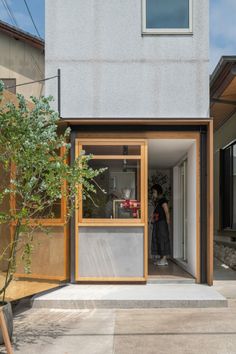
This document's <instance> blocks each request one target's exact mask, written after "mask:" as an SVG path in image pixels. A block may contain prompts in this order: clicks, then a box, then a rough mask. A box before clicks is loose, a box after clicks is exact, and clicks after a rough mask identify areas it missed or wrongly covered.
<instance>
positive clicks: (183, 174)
mask: <svg viewBox="0 0 236 354" xmlns="http://www.w3.org/2000/svg"><path fill="white" fill-rule="evenodd" d="M187 165H188V162H187V159H185V160H184V161H183V162H182V163H181V164H180V168H179V171H180V214H179V215H180V223H179V225H180V235H181V237H180V240H181V259H182V260H183V261H184V262H187V261H188V258H187V247H188V235H187V210H188V209H187Z"/></svg>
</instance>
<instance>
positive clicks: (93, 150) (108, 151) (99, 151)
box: [82, 145, 141, 156]
mask: <svg viewBox="0 0 236 354" xmlns="http://www.w3.org/2000/svg"><path fill="white" fill-rule="evenodd" d="M82 149H83V150H84V152H85V154H86V155H89V154H92V155H110V156H111V155H136V156H137V155H140V152H141V150H140V145H117V146H114V145H83V147H82Z"/></svg>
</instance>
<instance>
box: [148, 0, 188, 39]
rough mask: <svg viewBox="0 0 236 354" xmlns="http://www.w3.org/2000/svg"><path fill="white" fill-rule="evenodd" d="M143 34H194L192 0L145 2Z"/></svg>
mask: <svg viewBox="0 0 236 354" xmlns="http://www.w3.org/2000/svg"><path fill="white" fill-rule="evenodd" d="M143 33H150V34H155V33H157V34H161V33H162V34H165V33H167V34H168V33H170V34H171V33H172V34H179V33H192V0H143Z"/></svg>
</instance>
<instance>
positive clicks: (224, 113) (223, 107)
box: [210, 77, 236, 130]
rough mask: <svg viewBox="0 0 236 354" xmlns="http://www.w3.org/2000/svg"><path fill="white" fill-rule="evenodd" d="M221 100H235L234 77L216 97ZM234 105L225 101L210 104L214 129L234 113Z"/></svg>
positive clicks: (235, 86) (235, 80)
mask: <svg viewBox="0 0 236 354" xmlns="http://www.w3.org/2000/svg"><path fill="white" fill-rule="evenodd" d="M218 98H219V99H222V100H227V101H234V102H236V77H234V79H233V80H232V81H231V82H230V83H229V84H228V85H227V87H226V89H225V90H224V92H223V93H222V94H221V95H220V96H219V97H218ZM235 111H236V106H235V105H233V104H232V105H231V104H228V103H227V104H225V103H212V104H211V113H210V114H211V117H213V118H214V129H215V130H216V129H218V128H220V126H221V125H222V124H224V122H225V121H226V120H227V119H228V118H229V117H231V116H232V114H234V112H235Z"/></svg>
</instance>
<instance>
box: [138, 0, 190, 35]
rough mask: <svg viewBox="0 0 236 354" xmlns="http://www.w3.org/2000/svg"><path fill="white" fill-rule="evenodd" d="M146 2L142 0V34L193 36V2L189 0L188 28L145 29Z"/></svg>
mask: <svg viewBox="0 0 236 354" xmlns="http://www.w3.org/2000/svg"><path fill="white" fill-rule="evenodd" d="M146 4H147V0H142V34H151V35H155V34H156V35H161V34H175V35H178V34H190V35H191V34H193V0H189V27H188V28H147V11H146Z"/></svg>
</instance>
